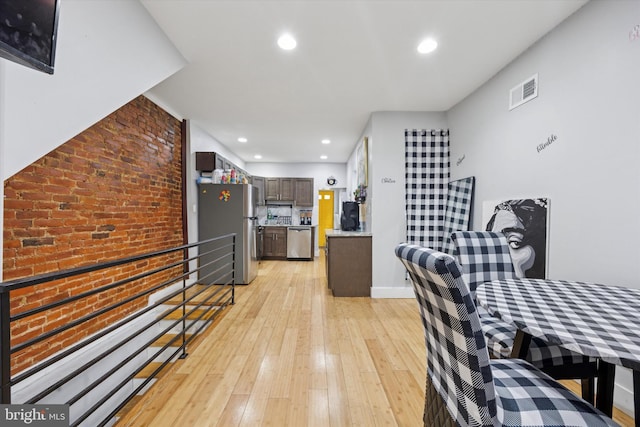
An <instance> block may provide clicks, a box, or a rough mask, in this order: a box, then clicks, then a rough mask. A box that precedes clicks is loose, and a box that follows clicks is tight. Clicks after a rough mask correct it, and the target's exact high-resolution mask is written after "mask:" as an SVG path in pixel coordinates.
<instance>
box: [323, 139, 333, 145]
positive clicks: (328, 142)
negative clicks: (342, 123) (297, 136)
mask: <svg viewBox="0 0 640 427" xmlns="http://www.w3.org/2000/svg"><path fill="white" fill-rule="evenodd" d="M322 143H323V144H331V140H329V139H323V140H322Z"/></svg>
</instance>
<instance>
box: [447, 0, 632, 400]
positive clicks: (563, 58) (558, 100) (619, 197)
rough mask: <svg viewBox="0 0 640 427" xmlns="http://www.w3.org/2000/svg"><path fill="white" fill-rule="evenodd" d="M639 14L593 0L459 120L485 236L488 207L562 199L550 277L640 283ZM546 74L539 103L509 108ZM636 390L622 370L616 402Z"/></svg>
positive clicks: (554, 213)
mask: <svg viewBox="0 0 640 427" xmlns="http://www.w3.org/2000/svg"><path fill="white" fill-rule="evenodd" d="M639 17H640V2H638V1H637V0H634V1H592V2H589V3H587V4H586V5H585V6H584V7H583V8H582V9H580V10H578V11H577V12H576V13H575V14H574V15H573V16H571V17H570V18H569V19H568V20H566V21H565V22H563V23H562V24H561V25H560V26H558V27H557V28H556V29H554V30H553V31H552V32H551V33H549V34H548V35H547V36H546V37H544V38H543V39H542V40H540V41H539V42H538V43H537V44H535V45H534V46H533V47H531V48H530V49H529V50H528V51H527V52H525V53H524V54H523V55H521V56H520V57H519V58H517V59H516V60H515V61H514V62H513V63H512V64H510V65H509V66H508V67H506V68H505V69H504V70H502V71H501V72H500V73H499V74H497V75H496V76H495V77H494V78H493V79H492V80H491V81H489V82H488V83H487V84H485V85H484V86H482V87H481V88H480V89H479V90H478V91H476V92H475V93H474V94H473V95H471V96H469V97H468V98H467V99H465V100H464V101H463V102H461V103H460V104H459V105H457V106H455V107H454V108H453V109H451V110H450V111H449V112H448V114H447V119H448V121H449V125H450V129H451V148H452V150H451V160H452V178H462V177H464V176H470V175H474V176H475V177H476V193H475V195H476V199H475V200H476V203H475V207H476V209H475V214H474V228H475V229H479V227H481V224H480V216H481V213H480V209H478V207H479V206H481V203H482V201H483V200H495V199H501V198H511V197H521V196H533V197H535V196H547V197H549V198H550V207H549V208H550V215H551V218H550V236H549V239H550V241H549V245H550V247H549V249H550V250H549V270H548V271H549V277H550V278H553V279H568V280H581V281H588V282H597V283H606V284H611V285H622V286H630V287H636V288H639V287H640V250H639V249H638V245H637V242H638V241H639V240H640V216H639V215H638V212H640V174H639V173H638V170H639V169H638V164H639V162H640V84H638V83H639V80H638V76H639V75H640V40H631V39H630V37H629V35H630V32H631V30H632V29H633V28H634V26H636V25H638V24H640V20H639V19H640V18H639ZM534 73H539V95H538V97H537V98H536V99H534V100H532V101H530V102H529V103H527V104H524V105H523V106H520V107H518V108H516V109H515V110H512V111H508V93H509V90H510V89H511V88H512V87H513V86H515V85H516V84H518V83H519V82H521V81H523V80H524V79H526V78H528V77H530V76H531V75H533V74H534ZM551 135H555V136H556V137H557V139H556V140H555V141H553V142H552V143H551V144H550V145H548V146H546V148H544V149H541V150H540V151H539V149H538V146H539V145H540V144H543V143H545V142H546V141H547V138H549V137H550V136H551ZM462 158H464V160H463V161H462V162H461V164H460V166H459V167H456V166H455V164H456V162H457V160H458V159H462ZM630 390H632V387H631V380H630V375H629V373H628V372H626V370H623V369H618V380H617V389H616V405H618V406H620V407H622V408H626V409H627V410H629V409H630V408H631V393H630Z"/></svg>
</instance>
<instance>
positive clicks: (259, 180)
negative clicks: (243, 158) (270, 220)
mask: <svg viewBox="0 0 640 427" xmlns="http://www.w3.org/2000/svg"><path fill="white" fill-rule="evenodd" d="M264 182H265V179H264V177H262V176H254V177H252V178H251V184H252V185H253V186H254V187H256V188H257V189H258V205H259V206H263V205H264V201H265V194H264Z"/></svg>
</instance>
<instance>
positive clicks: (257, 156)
mask: <svg viewBox="0 0 640 427" xmlns="http://www.w3.org/2000/svg"><path fill="white" fill-rule="evenodd" d="M253 158H254V159H261V158H262V155H261V154H256V155H255V156H253Z"/></svg>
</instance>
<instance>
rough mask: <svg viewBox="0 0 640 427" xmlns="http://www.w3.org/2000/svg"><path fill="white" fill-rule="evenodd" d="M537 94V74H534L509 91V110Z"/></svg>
mask: <svg viewBox="0 0 640 427" xmlns="http://www.w3.org/2000/svg"><path fill="white" fill-rule="evenodd" d="M536 96H538V75H537V74H534V75H533V76H531V77H529V78H528V79H527V80H525V81H523V82H522V83H520V84H519V85H517V86H516V87H514V88H513V89H511V91H510V92H509V110H513V109H514V108H516V107H518V106H520V105H522V104H524V103H525V102H528V101H531V100H532V99H533V98H535V97H536Z"/></svg>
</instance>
